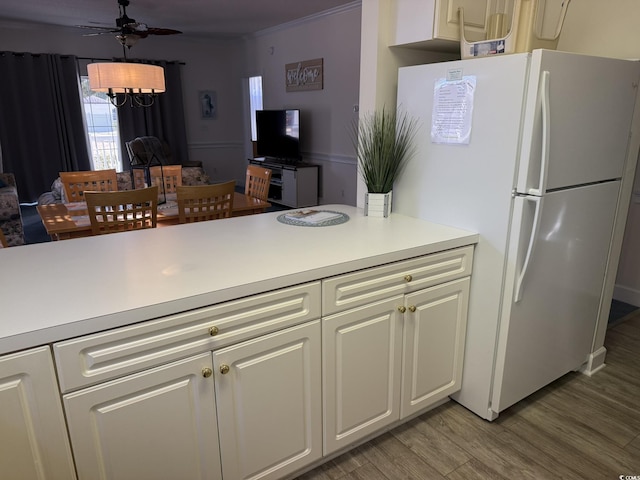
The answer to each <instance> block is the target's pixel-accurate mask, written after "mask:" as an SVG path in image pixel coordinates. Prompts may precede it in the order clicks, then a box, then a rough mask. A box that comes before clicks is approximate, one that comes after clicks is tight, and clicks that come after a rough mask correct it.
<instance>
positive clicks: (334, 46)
mask: <svg viewBox="0 0 640 480" xmlns="http://www.w3.org/2000/svg"><path fill="white" fill-rule="evenodd" d="M367 1H368V0H367ZM360 13H361V8H360V3H359V2H354V3H352V4H348V5H346V6H345V7H343V8H339V9H335V10H332V11H331V15H323V16H318V17H314V18H311V19H308V20H307V21H300V22H295V23H293V24H287V25H283V26H281V27H278V28H274V29H270V30H265V31H262V32H259V33H258V34H256V35H254V36H253V37H252V38H250V39H247V52H248V63H247V65H248V66H249V67H248V69H247V71H246V76H250V75H262V77H263V95H264V108H275V109H280V108H299V109H300V111H301V125H300V143H301V145H300V147H301V150H302V156H303V160H304V161H307V162H311V163H315V164H319V165H320V177H321V178H320V188H319V195H320V203H322V204H329V203H345V204H349V205H355V203H356V164H355V157H354V148H353V144H352V142H351V138H350V135H349V129H350V128H351V125H352V124H353V121H354V119H355V118H357V114H356V113H354V107H355V106H357V104H358V89H359V72H360ZM316 58H322V59H323V64H324V87H323V89H322V90H313V91H305V92H289V93H287V92H286V89H285V65H286V64H288V63H293V62H298V61H304V60H313V59H316ZM247 140H248V139H247Z"/></svg>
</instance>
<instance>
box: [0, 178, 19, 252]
mask: <svg viewBox="0 0 640 480" xmlns="http://www.w3.org/2000/svg"><path fill="white" fill-rule="evenodd" d="M0 229H1V230H2V233H3V234H4V236H5V238H6V240H7V245H8V246H14V245H24V230H23V226H22V213H21V212H20V201H19V200H18V189H17V187H16V179H15V177H14V176H13V174H12V173H0Z"/></svg>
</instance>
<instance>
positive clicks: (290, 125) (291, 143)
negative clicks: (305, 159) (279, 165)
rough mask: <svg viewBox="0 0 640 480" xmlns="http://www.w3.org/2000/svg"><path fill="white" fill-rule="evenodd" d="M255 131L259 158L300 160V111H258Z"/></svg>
mask: <svg viewBox="0 0 640 480" xmlns="http://www.w3.org/2000/svg"><path fill="white" fill-rule="evenodd" d="M256 131H257V137H258V138H257V142H256V153H257V154H258V156H259V157H269V158H274V159H277V160H281V161H284V162H287V163H288V162H297V161H298V160H300V110H258V111H256Z"/></svg>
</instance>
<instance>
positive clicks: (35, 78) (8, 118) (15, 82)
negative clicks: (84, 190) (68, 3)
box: [0, 52, 91, 202]
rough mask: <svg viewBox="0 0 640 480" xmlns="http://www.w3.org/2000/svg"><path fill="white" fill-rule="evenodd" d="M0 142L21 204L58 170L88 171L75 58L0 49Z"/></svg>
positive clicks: (5, 167) (47, 187)
mask: <svg viewBox="0 0 640 480" xmlns="http://www.w3.org/2000/svg"><path fill="white" fill-rule="evenodd" d="M0 145H1V146H2V166H3V170H4V171H5V172H11V173H13V174H14V175H15V177H16V183H17V186H18V194H19V195H20V201H21V202H34V201H36V200H37V199H38V197H39V196H40V194H42V193H43V192H46V191H48V190H50V189H51V183H52V182H53V181H54V180H55V178H56V177H57V176H58V172H60V171H70V170H90V169H91V165H90V160H89V153H88V143H87V138H86V133H85V128H84V117H83V114H82V103H81V98H80V80H79V76H78V64H77V61H76V57H74V56H70V55H52V54H32V53H14V52H0Z"/></svg>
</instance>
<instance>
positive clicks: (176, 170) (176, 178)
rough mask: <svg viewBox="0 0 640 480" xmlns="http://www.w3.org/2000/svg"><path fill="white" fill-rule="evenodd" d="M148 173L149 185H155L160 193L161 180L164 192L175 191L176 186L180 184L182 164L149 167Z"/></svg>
mask: <svg viewBox="0 0 640 480" xmlns="http://www.w3.org/2000/svg"><path fill="white" fill-rule="evenodd" d="M149 173H150V174H151V185H157V186H158V189H159V190H160V192H161V193H162V182H163V180H164V192H165V193H176V191H177V190H176V187H179V186H180V185H182V165H163V166H162V167H160V166H157V167H151V168H150V169H149Z"/></svg>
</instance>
